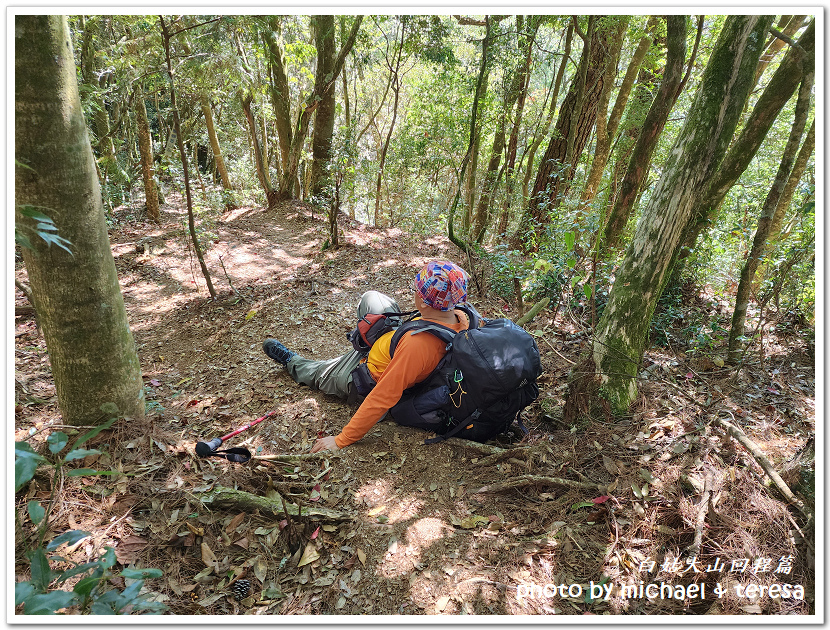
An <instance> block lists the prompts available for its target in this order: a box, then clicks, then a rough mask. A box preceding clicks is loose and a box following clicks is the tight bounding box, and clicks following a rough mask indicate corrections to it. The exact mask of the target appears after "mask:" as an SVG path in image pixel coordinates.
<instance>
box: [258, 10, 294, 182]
mask: <svg viewBox="0 0 830 630" xmlns="http://www.w3.org/2000/svg"><path fill="white" fill-rule="evenodd" d="M268 20H269V21H268V25H269V27H270V30H266V31H265V32H264V34H263V37H264V39H265V44H266V47H267V49H268V66H269V68H270V74H271V85H270V90H269V91H270V95H271V106H272V107H273V108H274V118H275V120H276V125H277V136H278V137H279V141H280V164H282V168H283V169H285V167H286V166H285V165H286V164H288V156H289V154H290V152H291V141H292V131H291V93H290V92H289V90H288V77H287V76H286V74H285V62H284V60H283V53H282V49H281V48H280V46H279V44H278V43H277V33H278V32H279V30H280V22H279V20H280V17H279V16H278V15H272V16H270V17H269V19H268Z"/></svg>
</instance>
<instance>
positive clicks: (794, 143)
mask: <svg viewBox="0 0 830 630" xmlns="http://www.w3.org/2000/svg"><path fill="white" fill-rule="evenodd" d="M802 54H803V55H804V58H803V64H804V70H803V72H802V77H803V78H802V79H801V87H800V88H799V90H798V100H797V102H796V104H795V116H794V118H793V125H792V129H791V130H790V136H789V138H788V139H787V145H786V147H784V155H783V156H782V157H781V163H780V164H779V166H778V173H777V174H776V175H775V179H774V180H773V182H772V186H771V187H770V190H769V193H767V198H766V199H765V200H764V205H763V206H762V207H761V215H760V217H759V218H758V227H757V228H756V229H755V236H754V237H753V239H752V248H751V249H750V250H749V256H747V259H746V261H745V262H744V265H743V267H741V279H740V281H739V282H738V290H737V293H736V294H735V310H734V311H733V313H732V326H731V328H730V329H729V358H730V360H732V361H737V360H738V359H739V358H740V354H741V337H742V336H743V334H744V323H745V322H746V312H747V308H748V307H749V294H750V289H751V287H752V282H753V280H754V279H755V272H756V270H757V269H758V265H759V264H760V263H761V259H762V258H763V256H764V251H765V250H766V247H767V237H768V236H769V233H770V229H771V227H772V220H773V216H774V215H775V209H776V207H777V206H778V202H779V201H780V199H781V196H782V193H783V192H784V187H785V186H786V185H787V180H788V179H789V177H790V172H791V171H792V167H793V163H794V162H795V159H796V153H797V152H798V145H799V144H801V136H802V135H803V134H804V127H805V126H806V125H807V117H808V115H809V113H810V96H811V93H812V91H813V76H814V72H815V71H814V68H813V65H814V61H813V58H812V56H811V55H807V54H806V53H804V52H803V51H802Z"/></svg>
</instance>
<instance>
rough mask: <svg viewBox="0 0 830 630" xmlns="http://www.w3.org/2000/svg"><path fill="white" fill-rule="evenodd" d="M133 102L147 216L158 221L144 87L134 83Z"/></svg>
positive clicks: (151, 145) (151, 143)
mask: <svg viewBox="0 0 830 630" xmlns="http://www.w3.org/2000/svg"><path fill="white" fill-rule="evenodd" d="M133 102H134V103H135V105H134V109H135V124H136V127H137V128H138V150H139V153H141V176H142V179H143V180H144V203H145V206H146V207H147V218H148V219H150V221H153V222H154V223H158V222H159V219H160V216H159V194H158V189H157V188H156V173H155V168H154V167H153V165H154V162H153V142H152V139H151V136H150V123H149V122H148V121H147V106H146V105H145V104H144V88H143V87H142V85H141V83H136V85H135V89H134V90H133Z"/></svg>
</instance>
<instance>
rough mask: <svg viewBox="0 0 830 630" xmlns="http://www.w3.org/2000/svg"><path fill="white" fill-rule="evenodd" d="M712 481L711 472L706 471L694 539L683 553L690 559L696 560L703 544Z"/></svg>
mask: <svg viewBox="0 0 830 630" xmlns="http://www.w3.org/2000/svg"><path fill="white" fill-rule="evenodd" d="M712 481H713V475H712V471H708V472H707V473H706V477H705V479H704V482H703V495H702V496H701V498H700V511H699V512H698V513H697V523H695V537H694V540H693V541H692V544H691V545H689V546H688V547H686V549H685V550H684V553H685V554H687V555H688V556H689V557H690V558H696V557H697V556H699V555H700V545H701V544H702V543H703V526H704V525H705V523H706V514H707V512H709V499H710V498H711V496H712Z"/></svg>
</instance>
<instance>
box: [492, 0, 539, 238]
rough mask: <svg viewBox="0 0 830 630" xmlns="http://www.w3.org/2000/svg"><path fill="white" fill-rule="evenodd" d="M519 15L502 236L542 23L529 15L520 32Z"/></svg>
mask: <svg viewBox="0 0 830 630" xmlns="http://www.w3.org/2000/svg"><path fill="white" fill-rule="evenodd" d="M519 17H520V16H517V17H516V25H517V28H518V29H519V52H520V53H521V54H522V55H523V56H524V61H523V63H520V64H519V66H518V68H517V69H516V74H517V75H520V78H519V79H518V80H517V83H518V84H519V92H518V95H517V98H516V114H515V116H514V117H513V127H512V129H511V130H510V140H509V141H508V143H507V157H506V161H507V164H506V167H507V168H506V172H505V177H504V182H505V185H504V201H503V203H502V209H501V217H500V218H499V226H498V235H499V236H504V235H505V234H506V233H507V223H508V221H509V220H510V206H511V204H512V202H513V191H514V188H515V184H516V181H515V180H516V172H515V171H516V152H517V150H518V147H519V132H520V131H521V125H522V115H523V114H524V107H525V100H526V99H527V90H528V85H529V83H530V62H531V59H532V53H533V49H532V46H531V45H532V43H533V41H534V40H535V38H536V33H537V31H538V30H539V26H540V25H541V23H542V21H541V18H540V17H539V16H535V15H529V16H528V17H527V27H526V28H527V32H526V33H522V28H521V27H519V23H520V22H519ZM546 131H547V130H546Z"/></svg>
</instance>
